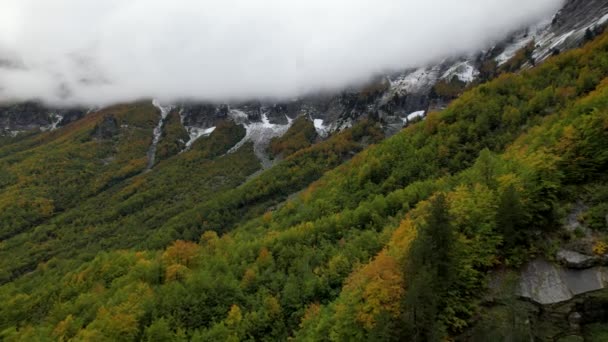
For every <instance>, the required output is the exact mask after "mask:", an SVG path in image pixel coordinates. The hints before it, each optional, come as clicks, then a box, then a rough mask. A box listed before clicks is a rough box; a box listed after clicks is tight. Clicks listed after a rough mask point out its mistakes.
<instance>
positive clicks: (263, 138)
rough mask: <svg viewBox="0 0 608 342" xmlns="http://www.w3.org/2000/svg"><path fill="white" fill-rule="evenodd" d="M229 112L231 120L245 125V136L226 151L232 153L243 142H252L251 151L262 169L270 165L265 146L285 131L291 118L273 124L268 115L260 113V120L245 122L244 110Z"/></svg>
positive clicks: (289, 125) (290, 122) (291, 121)
mask: <svg viewBox="0 0 608 342" xmlns="http://www.w3.org/2000/svg"><path fill="white" fill-rule="evenodd" d="M230 113H231V114H230V116H231V117H232V118H233V120H235V121H236V122H237V123H239V122H238V121H237V120H240V121H241V122H242V125H243V126H244V127H245V130H246V132H247V133H245V137H244V138H243V139H241V141H239V142H238V143H237V144H236V145H234V146H233V147H232V148H231V149H230V150H229V151H228V153H234V152H236V151H237V150H238V149H239V148H241V147H242V146H243V145H245V143H247V142H252V143H253V152H254V153H255V155H256V156H257V157H258V159H259V160H260V162H261V163H262V167H263V168H264V169H267V168H269V167H271V166H272V165H273V163H272V161H271V160H270V158H268V155H267V154H266V148H267V147H268V145H269V144H270V140H271V139H272V138H276V137H280V136H282V135H283V134H285V132H287V130H288V129H289V127H291V125H292V123H293V119H291V118H289V117H287V124H285V125H278V124H273V123H270V120H268V116H267V115H266V114H265V113H264V114H262V121H261V122H246V120H247V114H245V113H244V112H242V111H240V110H235V109H233V110H231V111H230Z"/></svg>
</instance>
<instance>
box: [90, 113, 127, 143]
mask: <svg viewBox="0 0 608 342" xmlns="http://www.w3.org/2000/svg"><path fill="white" fill-rule="evenodd" d="M119 132H120V129H119V127H118V121H117V120H116V118H115V117H114V116H112V115H105V116H104V117H103V120H102V121H101V122H100V123H99V124H97V125H96V126H95V129H94V130H93V133H92V134H91V136H92V137H93V138H94V139H98V140H103V139H111V138H112V137H114V136H116V135H117V134H118V133H119Z"/></svg>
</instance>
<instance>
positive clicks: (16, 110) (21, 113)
mask: <svg viewBox="0 0 608 342" xmlns="http://www.w3.org/2000/svg"><path fill="white" fill-rule="evenodd" d="M84 115H85V111H84V110H83V109H79V108H63V109H58V108H48V107H45V106H43V105H41V104H39V103H36V102H24V103H19V104H13V105H6V106H0V133H1V132H2V131H4V132H8V133H10V132H19V131H31V130H38V129H43V130H45V129H53V128H57V127H60V126H64V125H67V124H68V123H70V122H73V121H76V120H78V119H80V118H82V117H83V116H84Z"/></svg>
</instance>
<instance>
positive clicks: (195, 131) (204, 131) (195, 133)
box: [184, 126, 215, 150]
mask: <svg viewBox="0 0 608 342" xmlns="http://www.w3.org/2000/svg"><path fill="white" fill-rule="evenodd" d="M184 128H185V129H186V132H188V135H189V136H190V139H189V140H188V141H187V142H186V147H185V148H184V150H189V149H190V147H192V144H194V142H195V141H196V140H198V139H199V138H201V137H206V136H208V135H210V134H211V133H213V131H215V126H214V127H209V128H200V127H194V126H184Z"/></svg>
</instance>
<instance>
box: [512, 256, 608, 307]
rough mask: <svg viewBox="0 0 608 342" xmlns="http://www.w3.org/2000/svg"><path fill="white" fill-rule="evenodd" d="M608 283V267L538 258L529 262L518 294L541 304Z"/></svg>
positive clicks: (523, 272) (551, 302)
mask: <svg viewBox="0 0 608 342" xmlns="http://www.w3.org/2000/svg"><path fill="white" fill-rule="evenodd" d="M606 285H608V271H607V270H606V268H605V267H600V266H597V267H592V268H587V269H567V268H564V267H562V266H560V265H555V264H552V263H550V262H548V261H546V260H544V259H541V258H538V259H536V260H534V261H531V262H530V263H528V265H526V267H525V268H524V270H523V271H522V274H521V278H520V282H519V295H521V296H522V297H524V298H528V299H530V300H532V301H534V302H537V303H539V304H543V305H546V304H555V303H559V302H563V301H567V300H570V299H572V298H573V297H574V296H576V295H580V294H583V293H587V292H591V291H597V290H601V289H603V288H605V287H606Z"/></svg>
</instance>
